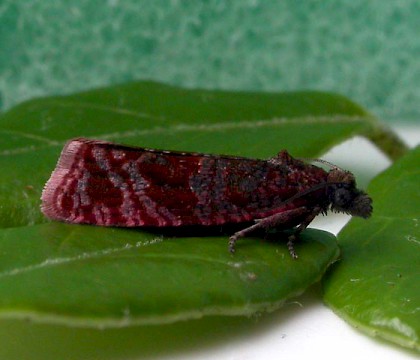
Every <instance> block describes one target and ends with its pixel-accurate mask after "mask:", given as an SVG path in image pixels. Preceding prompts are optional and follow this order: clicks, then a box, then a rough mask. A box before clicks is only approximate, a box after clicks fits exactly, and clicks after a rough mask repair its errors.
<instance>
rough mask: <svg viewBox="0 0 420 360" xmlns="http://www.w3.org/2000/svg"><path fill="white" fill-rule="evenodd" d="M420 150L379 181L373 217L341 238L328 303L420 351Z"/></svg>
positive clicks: (327, 289)
mask: <svg viewBox="0 0 420 360" xmlns="http://www.w3.org/2000/svg"><path fill="white" fill-rule="evenodd" d="M419 184H420V147H417V148H416V149H414V150H413V151H411V152H410V153H409V154H408V155H406V156H405V157H403V158H402V159H401V160H399V161H397V162H396V163H395V164H393V165H392V167H390V168H389V169H388V170H386V171H385V172H384V173H382V174H381V175H379V176H378V177H377V178H375V179H374V180H373V181H372V183H371V184H370V185H369V188H368V192H369V194H371V196H372V198H373V204H374V214H373V217H372V219H369V221H363V220H360V219H353V220H352V221H351V222H350V224H349V225H348V226H347V227H346V228H345V229H344V230H343V231H342V232H341V233H340V235H339V237H338V239H339V244H340V247H341V249H342V260H341V261H340V262H338V263H337V264H336V266H334V267H333V268H332V270H331V271H330V272H329V276H327V277H326V280H325V282H324V287H325V301H326V302H327V304H328V305H330V306H331V307H332V308H333V309H334V311H336V312H337V313H338V314H339V315H340V316H342V317H343V318H344V319H346V320H347V321H349V322H350V323H351V324H353V325H355V326H356V327H358V328H360V329H361V330H363V331H365V332H367V333H369V334H372V335H375V336H378V337H381V338H384V339H387V340H390V341H392V342H395V343H397V344H400V345H402V346H406V347H410V348H416V349H417V350H420V341H419V338H420V311H419V306H420V291H419V278H420V225H419V223H420V219H419V218H420V187H419Z"/></svg>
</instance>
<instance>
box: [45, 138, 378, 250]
mask: <svg viewBox="0 0 420 360" xmlns="http://www.w3.org/2000/svg"><path fill="white" fill-rule="evenodd" d="M371 203H372V200H371V199H370V197H369V196H368V195H367V194H366V193H364V192H363V191H361V190H358V189H357V188H356V182H355V179H354V176H353V174H352V173H350V172H348V171H344V170H341V169H339V168H337V167H335V166H333V167H332V169H331V170H330V171H329V172H327V171H325V170H323V169H321V168H319V167H316V166H314V165H310V164H307V163H304V162H303V161H300V160H297V159H294V158H293V157H291V156H290V155H289V154H288V153H287V151H285V150H283V151H281V152H280V153H279V154H278V155H277V156H275V157H273V158H271V159H268V160H257V159H248V158H243V157H239V156H225V155H222V156H221V155H208V154H199V153H188V152H176V151H162V150H153V149H144V148H138V147H129V146H124V145H117V144H113V143H109V142H104V141H97V140H88V139H83V138H80V139H73V140H70V141H69V142H68V143H67V144H66V145H65V147H64V149H63V151H62V153H61V156H60V159H59V160H58V164H57V167H56V169H55V170H54V172H53V173H52V175H51V177H50V179H49V180H48V182H47V184H46V185H45V188H44V191H43V193H42V206H41V209H42V212H43V213H44V214H45V215H46V216H47V217H49V218H51V219H55V220H62V221H66V222H70V223H77V224H79V223H80V224H82V223H83V224H93V225H103V226H121V227H135V226H149V227H150V226H152V227H153V226H154V227H171V226H186V225H203V226H210V225H222V224H232V223H244V222H249V221H255V223H254V224H253V225H252V226H250V227H246V228H244V229H243V230H241V231H238V232H236V233H234V234H233V235H232V236H231V237H230V241H229V249H230V251H231V252H234V247H235V242H236V240H237V239H238V238H240V237H243V236H246V235H248V234H250V233H252V232H253V231H254V230H257V229H266V230H267V229H271V228H279V229H292V228H295V232H294V235H291V236H290V237H289V241H288V248H289V251H290V254H291V255H292V257H294V258H296V257H297V256H296V253H295V251H294V249H293V241H294V240H295V239H296V235H297V234H298V233H300V232H301V231H302V230H303V229H305V228H306V227H307V226H308V224H309V223H310V222H311V221H312V220H313V219H314V217H315V216H316V215H318V214H319V213H325V212H326V211H327V210H329V209H331V210H333V211H340V212H345V213H348V214H351V215H355V216H361V217H363V218H367V217H369V216H370V214H371V212H372V206H371Z"/></svg>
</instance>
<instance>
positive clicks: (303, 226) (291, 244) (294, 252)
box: [287, 207, 322, 259]
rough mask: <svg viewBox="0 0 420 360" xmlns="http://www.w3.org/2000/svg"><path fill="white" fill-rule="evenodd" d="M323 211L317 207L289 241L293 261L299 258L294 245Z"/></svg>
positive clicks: (288, 245)
mask: <svg viewBox="0 0 420 360" xmlns="http://www.w3.org/2000/svg"><path fill="white" fill-rule="evenodd" d="M321 210H322V209H321V208H320V207H315V208H314V209H313V210H312V211H311V212H310V213H309V214H308V216H307V217H306V218H305V219H304V220H303V221H302V222H301V223H300V224H299V226H298V227H297V228H296V229H295V231H294V233H293V234H292V235H290V236H289V239H288V241H287V248H288V250H289V253H290V256H291V257H292V258H293V259H297V258H298V255H297V254H296V251H295V247H294V243H295V241H296V240H297V238H298V237H299V234H300V233H301V232H302V231H303V230H305V229H306V228H307V227H308V225H309V224H310V223H311V222H312V220H313V219H314V218H315V216H317V215H318V214H319V213H320V212H321Z"/></svg>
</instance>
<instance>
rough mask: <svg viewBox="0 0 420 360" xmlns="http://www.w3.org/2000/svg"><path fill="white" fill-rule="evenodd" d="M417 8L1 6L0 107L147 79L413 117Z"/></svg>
mask: <svg viewBox="0 0 420 360" xmlns="http://www.w3.org/2000/svg"><path fill="white" fill-rule="evenodd" d="M419 18H420V1H418V0H400V1H383V0H371V1H365V0H352V1H346V0H337V1H328V2H326V1H298V0H283V1H278V0H265V1H264V0H231V1H222V0H208V1H204V0H203V1H180V0H179V1H178V0H165V1H164V0H153V1H149V0H147V1H146V0H127V1H119V0H103V1H93V0H74V1H67V0H0V109H2V110H5V109H7V108H10V107H11V106H13V105H14V104H16V103H19V102H21V101H23V100H25V99H28V98H31V97H34V96H40V95H51V94H65V93H71V92H74V91H78V90H83V89H88V88H92V87H96V86H103V85H108V84H114V83H121V82H126V81H130V80H138V79H154V80H159V81H164V82H168V83H172V84H177V85H183V86H188V87H202V88H222V89H248V90H249V89H253V90H276V91H283V90H296V89H320V90H327V91H335V92H338V93H341V94H343V95H347V96H348V97H350V98H351V99H353V100H355V101H357V102H359V103H360V104H362V105H364V106H365V107H367V108H368V109H369V110H371V111H372V112H374V113H375V114H377V115H378V116H380V117H382V118H384V119H387V120H391V121H402V120H404V121H416V120H418V119H420V116H419V115H420V108H419V106H418V104H419V103H420V87H419V84H420V63H419V57H420V40H419V39H420V25H419V24H420V22H419Z"/></svg>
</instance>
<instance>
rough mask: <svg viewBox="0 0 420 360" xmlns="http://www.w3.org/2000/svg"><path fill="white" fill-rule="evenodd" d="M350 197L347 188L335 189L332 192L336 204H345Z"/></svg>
mask: <svg viewBox="0 0 420 360" xmlns="http://www.w3.org/2000/svg"><path fill="white" fill-rule="evenodd" d="M351 199H352V196H351V193H350V191H348V190H347V189H337V190H336V191H335V193H334V203H335V205H337V206H340V207H342V206H345V205H347V204H348V203H349V202H350V201H351Z"/></svg>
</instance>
